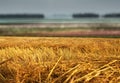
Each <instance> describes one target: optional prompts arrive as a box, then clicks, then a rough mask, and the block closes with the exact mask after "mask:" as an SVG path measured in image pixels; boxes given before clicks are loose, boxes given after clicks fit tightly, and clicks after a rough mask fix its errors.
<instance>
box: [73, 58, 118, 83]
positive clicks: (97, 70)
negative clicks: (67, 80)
mask: <svg viewBox="0 0 120 83" xmlns="http://www.w3.org/2000/svg"><path fill="white" fill-rule="evenodd" d="M116 61H117V60H113V61H111V62H109V63H108V64H106V65H104V66H102V67H100V68H98V69H96V70H94V71H92V72H90V73H88V74H87V75H84V76H83V77H81V78H78V79H76V80H75V81H74V82H79V81H81V80H83V79H85V78H87V77H90V76H91V75H92V74H94V73H97V72H99V71H100V70H101V69H104V68H106V67H107V66H108V67H109V65H110V64H113V63H115V62H116ZM95 75H96V74H95Z"/></svg>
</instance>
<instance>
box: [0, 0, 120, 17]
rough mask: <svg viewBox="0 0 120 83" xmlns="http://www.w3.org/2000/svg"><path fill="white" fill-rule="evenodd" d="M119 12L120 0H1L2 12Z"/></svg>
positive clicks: (48, 13)
mask: <svg viewBox="0 0 120 83" xmlns="http://www.w3.org/2000/svg"><path fill="white" fill-rule="evenodd" d="M85 12H94V13H100V14H104V13H113V12H115V13H117V12H120V0H0V14H1V13H5V14H6V13H43V14H46V15H51V14H72V13H85Z"/></svg>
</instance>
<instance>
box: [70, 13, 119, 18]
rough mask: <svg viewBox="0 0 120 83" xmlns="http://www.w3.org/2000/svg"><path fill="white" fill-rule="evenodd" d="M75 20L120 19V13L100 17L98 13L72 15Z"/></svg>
mask: <svg viewBox="0 0 120 83" xmlns="http://www.w3.org/2000/svg"><path fill="white" fill-rule="evenodd" d="M72 17H73V18H99V17H103V18H112V17H113V18H120V13H110V14H104V15H99V14H96V13H75V14H73V15H72Z"/></svg>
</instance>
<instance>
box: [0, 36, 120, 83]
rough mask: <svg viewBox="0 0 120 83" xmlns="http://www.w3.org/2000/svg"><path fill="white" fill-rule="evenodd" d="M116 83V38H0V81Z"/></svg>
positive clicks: (119, 51)
mask: <svg viewBox="0 0 120 83" xmlns="http://www.w3.org/2000/svg"><path fill="white" fill-rule="evenodd" d="M119 82H120V39H119V38H117V39H114V38H62V37H61V38H52V37H51V38H50V37H49V38H45V37H41V38H39V37H22V38H20V37H0V83H119Z"/></svg>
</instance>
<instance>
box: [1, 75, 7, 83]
mask: <svg viewBox="0 0 120 83" xmlns="http://www.w3.org/2000/svg"><path fill="white" fill-rule="evenodd" d="M5 81H6V78H5V77H4V76H3V75H2V74H1V73H0V83H1V82H2V83H5Z"/></svg>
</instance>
